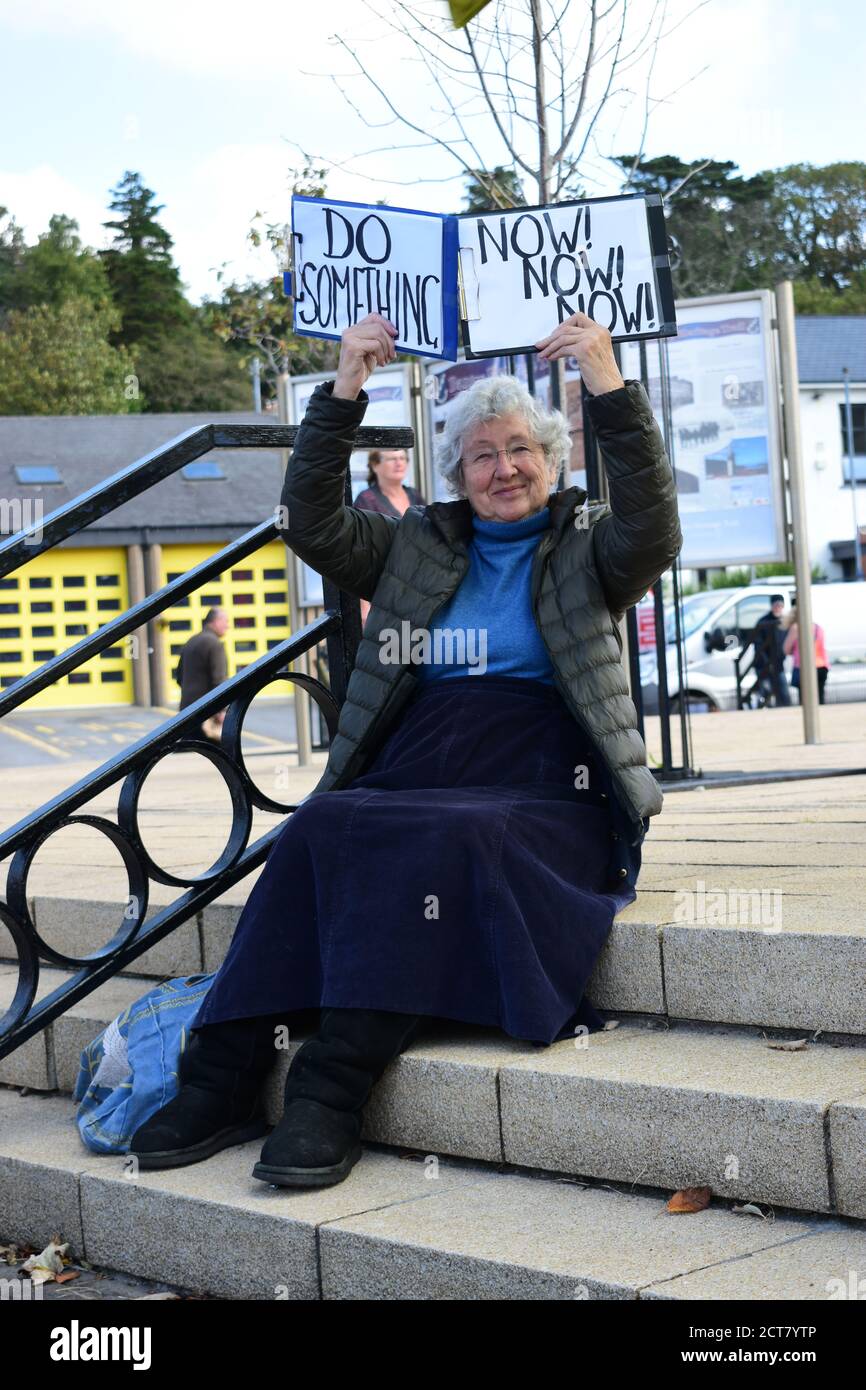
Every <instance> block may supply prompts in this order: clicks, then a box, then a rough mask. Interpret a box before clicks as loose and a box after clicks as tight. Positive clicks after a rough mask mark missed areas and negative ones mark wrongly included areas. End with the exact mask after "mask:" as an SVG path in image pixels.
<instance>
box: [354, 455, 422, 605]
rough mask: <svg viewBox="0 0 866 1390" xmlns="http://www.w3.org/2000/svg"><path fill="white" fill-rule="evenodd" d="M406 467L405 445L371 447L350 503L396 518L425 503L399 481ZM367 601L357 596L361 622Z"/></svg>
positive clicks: (401, 479)
mask: <svg viewBox="0 0 866 1390" xmlns="http://www.w3.org/2000/svg"><path fill="white" fill-rule="evenodd" d="M408 468H409V456H408V454H407V453H406V450H405V449H371V450H370V454H369V457H368V459H367V487H365V488H364V491H363V492H359V493H358V496H357V497H356V498H355V501H354V503H353V504H352V505H353V506H355V507H360V509H361V511H363V512H379V513H380V514H381V515H382V516H393V517H394V518H395V519H396V520H397V521H399V520H400V517H401V516H402V515H403V513H404V512H405V511H407V510H408V508H409V507H412V506H416V505H420V506H422V507H423V506H426V502H425V498H424V494H423V493H421V492H419V491H418V489H417V488H416V487H409V485H408V484H407V483H404V482H403V479H404V478H405V477H406V473H407V471H408ZM369 611H370V605H369V603H368V602H367V600H366V599H365V598H362V599H361V625H362V626H363V624H364V623H365V622H366V621H367V614H368V613H369Z"/></svg>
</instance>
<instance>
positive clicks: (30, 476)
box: [15, 463, 63, 483]
mask: <svg viewBox="0 0 866 1390" xmlns="http://www.w3.org/2000/svg"><path fill="white" fill-rule="evenodd" d="M15 476H16V478H17V479H18V481H19V483H62V482H63V479H62V478H61V476H60V474H59V473H58V471H57V469H56V468H55V467H54V464H53V463H16V465H15Z"/></svg>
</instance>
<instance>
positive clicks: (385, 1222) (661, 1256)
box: [321, 1168, 810, 1301]
mask: <svg viewBox="0 0 866 1390" xmlns="http://www.w3.org/2000/svg"><path fill="white" fill-rule="evenodd" d="M440 1171H442V1172H444V1171H446V1170H445V1169H444V1168H442V1169H441V1170H440ZM809 1229H810V1226H809V1225H808V1224H807V1223H803V1222H799V1221H796V1220H790V1219H785V1220H778V1221H776V1222H774V1223H767V1222H760V1221H755V1222H748V1221H744V1220H742V1219H740V1218H738V1217H736V1216H733V1215H731V1213H730V1212H728V1211H723V1210H720V1209H718V1208H710V1209H708V1210H706V1211H703V1212H700V1213H697V1214H695V1215H693V1216H673V1215H671V1214H670V1213H668V1212H667V1211H666V1210H665V1205H664V1202H663V1201H662V1200H660V1199H659V1198H656V1197H650V1196H644V1195H638V1194H629V1193H623V1192H609V1191H605V1190H604V1189H600V1188H586V1187H582V1186H580V1185H578V1184H576V1183H572V1182H557V1181H555V1180H550V1179H538V1178H529V1177H522V1176H519V1175H515V1174H511V1173H509V1174H490V1173H488V1174H485V1175H484V1176H483V1177H482V1178H481V1179H480V1180H479V1181H476V1182H475V1183H474V1184H472V1185H466V1186H462V1187H459V1188H451V1189H449V1188H447V1187H446V1188H444V1189H443V1190H441V1191H438V1192H437V1193H436V1195H434V1196H433V1197H431V1198H430V1199H429V1201H426V1202H407V1203H403V1204H402V1205H392V1206H390V1207H382V1208H380V1209H378V1210H375V1211H369V1212H367V1213H365V1214H364V1215H361V1216H354V1217H346V1218H342V1219H338V1220H335V1221H332V1222H329V1223H328V1224H327V1225H326V1226H323V1227H322V1229H321V1260H322V1291H323V1295H324V1297H325V1298H329V1299H375V1300H386V1299H414V1300H418V1299H471V1300H473V1301H475V1300H491V1299H509V1300H512V1299H513V1300H529V1299H532V1300H542V1299H543V1300H563V1299H578V1300H581V1301H583V1300H584V1299H587V1300H588V1299H597V1298H601V1299H611V1300H614V1299H615V1300H629V1299H635V1298H637V1297H638V1294H639V1292H640V1290H641V1289H643V1288H646V1287H648V1286H650V1285H654V1284H657V1283H659V1282H661V1281H664V1280H670V1279H673V1278H674V1277H676V1276H677V1275H682V1274H685V1273H687V1272H691V1271H694V1270H697V1269H700V1268H702V1267H704V1266H707V1265H714V1264H716V1263H717V1262H719V1261H723V1260H732V1259H738V1258H741V1257H742V1256H744V1255H746V1254H751V1253H753V1252H755V1251H758V1250H763V1249H764V1248H765V1247H766V1246H773V1247H775V1246H778V1245H781V1244H783V1243H784V1242H786V1241H795V1240H797V1238H798V1237H800V1236H802V1235H804V1234H806V1232H807V1231H809Z"/></svg>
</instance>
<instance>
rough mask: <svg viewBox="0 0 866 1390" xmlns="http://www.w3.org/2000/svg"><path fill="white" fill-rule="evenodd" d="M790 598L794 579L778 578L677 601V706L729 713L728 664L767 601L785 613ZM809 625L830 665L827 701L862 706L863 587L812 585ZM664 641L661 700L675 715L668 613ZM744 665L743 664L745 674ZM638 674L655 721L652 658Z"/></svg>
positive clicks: (733, 692)
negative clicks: (819, 635)
mask: <svg viewBox="0 0 866 1390" xmlns="http://www.w3.org/2000/svg"><path fill="white" fill-rule="evenodd" d="M795 593H796V585H795V583H794V580H793V578H792V577H790V576H780V577H779V578H773V579H768V580H761V581H760V583H758V584H750V585H748V586H745V587H742V588H731V589H710V590H707V591H706V592H705V593H700V594H691V595H689V597H688V598H685V599H684V600H683V603H682V620H681V621H682V632H683V638H684V652H683V667H684V681H683V692H682V698H684V699H685V700H686V701H687V703H688V705H689V707H690V708H691V709H692V710H693V711H695V712H706V711H713V710H719V709H736V707H737V680H736V671H735V666H734V661H735V658H736V657H738V656H739V655H740V653H741V652H742V651H743V650H744V649H745V648H746V647H747V646H749V645H750V644H751V641H752V634H753V633H754V629H755V624H756V623H757V621H758V619H759V618H761V617H763V615H764V614H765V613H766V612H767V611H768V610H769V607H770V598H771V596H772V595H773V594H782V595H783V596H784V599H785V611H786V613H787V612H788V610H789V609H790V606H791V600H792V599H793V597H794V595H795ZM812 617H813V619H814V621H815V622H816V623H820V624H821V626H822V627H823V629H824V634H825V637H826V642H827V654H828V656H829V658H830V662H831V665H832V670H831V674H830V679H829V681H828V682H827V694H826V699H827V701H828V702H835V701H838V700H840V699H866V583H829V584H813V586H812ZM665 639H666V651H667V674H668V692H669V694H670V696H671V697H672V703H673V707H674V708H677V707H678V705H679V701H680V698H681V692H680V683H679V675H678V670H677V653H676V619H675V615H674V611H673V607H672V606H668V607H666V608H665ZM748 664H749V663H748V661H746V662H744V663H742V667H743V669H744V670H745V667H746V666H747V665H748ZM788 666H789V667H790V662H788ZM640 669H641V689H642V693H643V702H644V710H645V712H646V713H647V714H654V713H657V711H658V662H657V660H656V653H655V651H654V650H653V651H646V652H644V653H642V655H641V658H640ZM753 680H754V675H753V674H751V673H750V674H749V675H747V676H746V678H745V685H746V686H747V687H748V686H750V685H751V684H752V683H753Z"/></svg>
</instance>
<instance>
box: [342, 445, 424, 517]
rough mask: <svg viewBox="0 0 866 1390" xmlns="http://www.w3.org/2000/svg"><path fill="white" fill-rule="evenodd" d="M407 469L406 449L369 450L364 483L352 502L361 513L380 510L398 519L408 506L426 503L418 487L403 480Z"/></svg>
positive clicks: (385, 514) (383, 513) (384, 514)
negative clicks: (410, 485) (363, 487)
mask: <svg viewBox="0 0 866 1390" xmlns="http://www.w3.org/2000/svg"><path fill="white" fill-rule="evenodd" d="M408 468H409V459H408V456H407V454H406V450H405V449H371V450H370V456H369V458H368V460H367V484H368V486H367V487H365V489H364V491H363V492H359V493H358V496H357V497H356V498H355V501H354V503H353V504H352V505H353V506H355V507H360V508H361V510H362V511H364V512H380V513H381V514H382V515H383V516H393V517H396V519H397V520H398V521H399V519H400V517H401V516H402V515H403V513H404V512H405V511H406V508H407V507H412V506H419V505H420V506H422V507H423V506H425V505H426V503H425V499H424V496H423V494H422V493H420V492H419V491H418V489H417V488H414V487H409V486H408V484H406V483H404V482H403V479H404V478H405V477H406V473H407V471H408Z"/></svg>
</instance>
